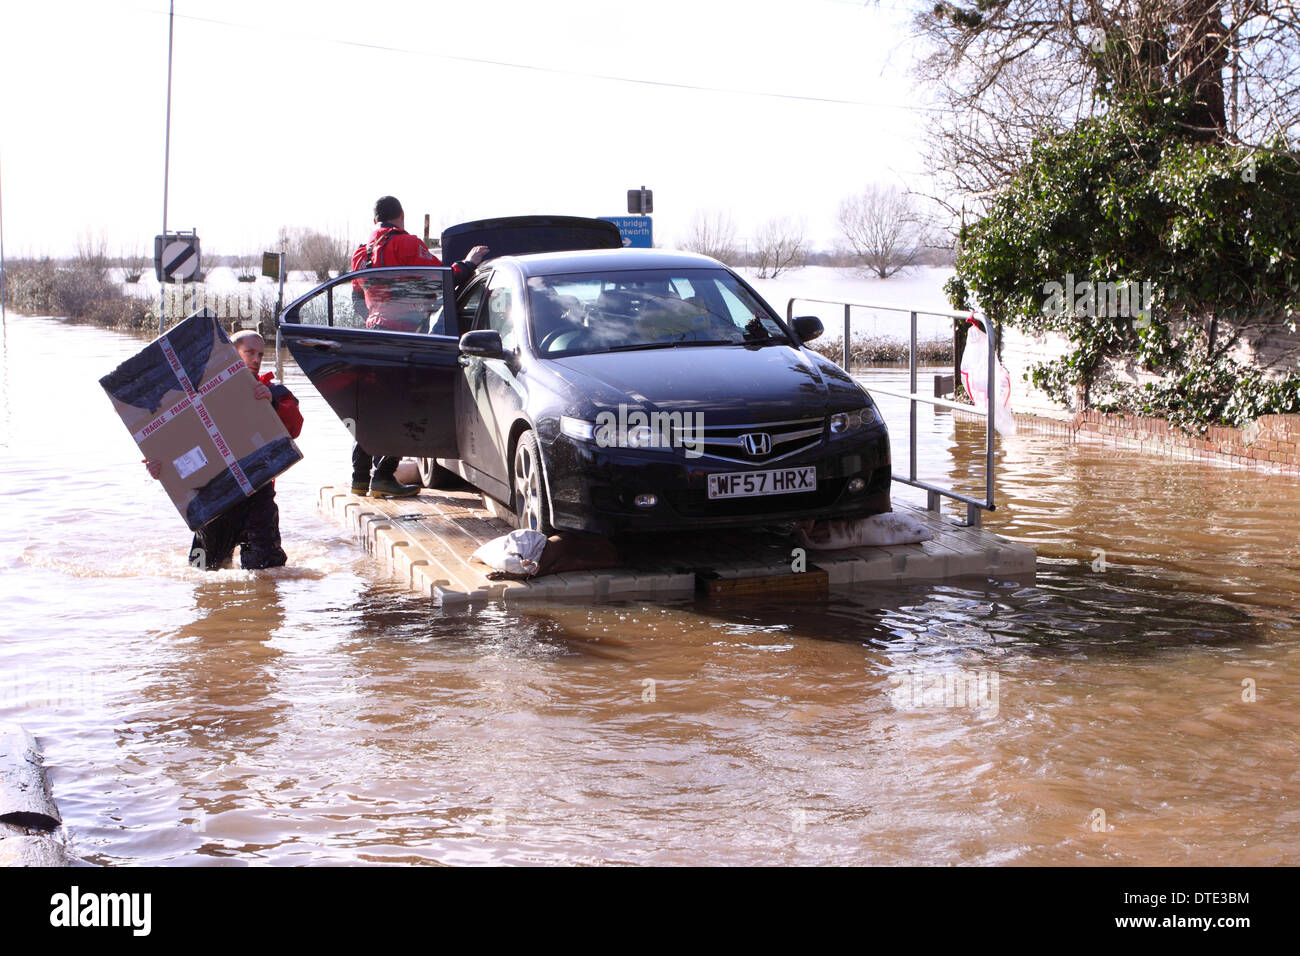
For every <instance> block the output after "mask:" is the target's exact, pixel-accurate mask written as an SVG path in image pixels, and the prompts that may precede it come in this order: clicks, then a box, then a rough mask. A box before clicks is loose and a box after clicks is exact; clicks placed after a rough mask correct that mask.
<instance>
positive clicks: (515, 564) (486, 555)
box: [472, 528, 546, 577]
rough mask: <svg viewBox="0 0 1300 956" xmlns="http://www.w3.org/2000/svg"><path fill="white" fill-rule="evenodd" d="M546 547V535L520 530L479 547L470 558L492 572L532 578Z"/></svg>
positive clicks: (528, 529) (531, 530) (529, 530)
mask: <svg viewBox="0 0 1300 956" xmlns="http://www.w3.org/2000/svg"><path fill="white" fill-rule="evenodd" d="M545 547H546V535H544V534H542V533H541V532H540V531H534V530H533V529H532V528H520V529H518V530H517V531H511V532H510V533H509V534H503V535H502V536H501V537H499V538H493V539H492V540H491V541H489V542H487V543H486V544H484V545H481V546H480V547H479V549H478V550H477V551H475V552H474V554H473V555H472V557H473V558H474V560H475V561H480V562H482V563H483V564H486V565H487V566H488V567H489V568H492V570H494V571H503V572H505V573H506V574H516V575H520V576H522V577H532V576H533V575H535V574H536V573H537V568H538V561H539V560H540V559H541V556H542V550H543V549H544V548H545Z"/></svg>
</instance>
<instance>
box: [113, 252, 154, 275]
mask: <svg viewBox="0 0 1300 956" xmlns="http://www.w3.org/2000/svg"><path fill="white" fill-rule="evenodd" d="M152 261H153V260H152V259H150V258H149V257H148V256H146V255H145V254H144V251H143V250H142V249H141V248H140V247H139V246H138V245H136V246H124V247H123V248H122V255H121V257H120V258H119V259H118V263H119V264H120V265H121V266H122V278H123V279H124V280H125V281H127V282H132V283H135V282H139V281H140V277H141V276H143V275H144V273H145V270H146V269H148V268H149V265H150V263H151V262H152Z"/></svg>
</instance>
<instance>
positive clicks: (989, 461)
mask: <svg viewBox="0 0 1300 956" xmlns="http://www.w3.org/2000/svg"><path fill="white" fill-rule="evenodd" d="M984 325H985V330H984V331H985V333H986V335H987V337H988V343H989V355H988V360H989V367H988V376H989V378H988V383H989V414H988V417H987V418H986V419H985V420H984V504H985V506H986V507H987V508H989V509H990V510H991V509H992V508H993V431H994V429H993V409H994V408H995V405H994V402H995V401H996V400H997V394H998V381H997V379H995V378H994V377H993V369H994V366H995V364H996V360H997V356H996V354H995V352H996V350H997V344H998V340H997V328H996V326H995V325H994V320H993V319H992V318H990V317H989V315H988V314H987V313H986V314H985V316H984ZM975 517H976V519H977V520H976V524H978V523H979V521H978V518H979V516H978V515H976V516H975Z"/></svg>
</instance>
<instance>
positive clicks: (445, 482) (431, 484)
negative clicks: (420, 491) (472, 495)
mask: <svg viewBox="0 0 1300 956" xmlns="http://www.w3.org/2000/svg"><path fill="white" fill-rule="evenodd" d="M416 462H417V463H418V464H419V466H420V484H422V485H424V487H426V488H455V487H456V486H457V485H459V484H460V475H458V474H456V473H455V472H454V471H449V470H448V469H446V468H444V467H442V465H440V464H438V463H437V462H436V461H434V460H433V459H432V458H417V459H416Z"/></svg>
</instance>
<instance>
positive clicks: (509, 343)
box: [475, 281, 519, 352]
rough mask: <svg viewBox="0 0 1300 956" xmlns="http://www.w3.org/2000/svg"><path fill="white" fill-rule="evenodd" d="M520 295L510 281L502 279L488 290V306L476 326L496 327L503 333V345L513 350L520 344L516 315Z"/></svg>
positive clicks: (510, 350) (484, 327) (481, 327)
mask: <svg viewBox="0 0 1300 956" xmlns="http://www.w3.org/2000/svg"><path fill="white" fill-rule="evenodd" d="M517 302H518V297H517V296H516V295H515V294H514V289H513V288H512V287H511V285H510V283H509V282H506V281H502V282H499V283H498V284H496V285H494V286H493V288H492V290H491V291H490V292H488V299H487V308H485V309H484V310H483V312H482V314H481V315H480V316H479V320H478V325H477V326H475V328H480V329H495V330H496V331H497V332H498V333H500V335H501V345H502V347H503V348H504V349H505V350H506V351H507V352H513V351H514V350H515V349H516V348H517V347H518V345H519V332H518V329H519V322H518V319H517V316H516V303H517Z"/></svg>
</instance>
